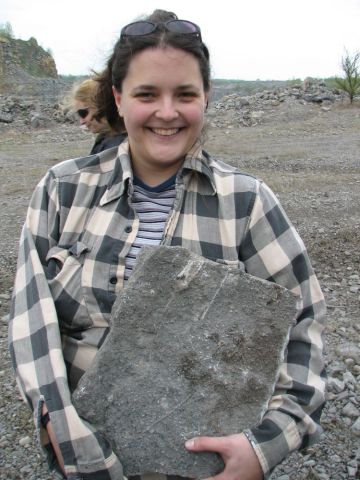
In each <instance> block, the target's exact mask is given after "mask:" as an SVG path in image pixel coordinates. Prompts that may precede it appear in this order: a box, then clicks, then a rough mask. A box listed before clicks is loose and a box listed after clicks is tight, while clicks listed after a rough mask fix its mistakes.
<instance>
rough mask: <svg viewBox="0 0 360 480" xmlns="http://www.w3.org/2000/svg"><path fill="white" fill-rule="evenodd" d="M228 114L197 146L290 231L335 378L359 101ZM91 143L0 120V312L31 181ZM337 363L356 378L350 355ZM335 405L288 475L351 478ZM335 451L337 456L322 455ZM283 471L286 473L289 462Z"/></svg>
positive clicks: (351, 333) (355, 182)
mask: <svg viewBox="0 0 360 480" xmlns="http://www.w3.org/2000/svg"><path fill="white" fill-rule="evenodd" d="M231 115H232V113H231V112H220V113H218V114H217V118H218V119H219V118H220V121H222V124H223V126H220V127H215V126H211V123H212V118H213V117H212V113H211V112H210V115H209V117H210V118H209V123H210V126H209V127H208V129H207V134H206V135H207V140H206V150H207V151H209V152H210V153H211V154H213V155H214V156H215V157H217V158H221V159H223V160H224V161H226V162H228V163H231V164H233V165H236V166H238V167H239V168H240V169H241V170H243V171H246V172H248V173H251V174H254V175H256V176H259V177H261V178H262V179H263V180H264V181H265V182H266V183H268V184H269V185H270V187H271V188H272V189H273V190H274V191H275V192H276V193H277V195H278V196H279V198H280V200H281V203H282V205H283V206H284V208H285V210H286V212H287V213H288V215H289V217H290V219H291V220H292V221H293V223H294V224H295V226H296V228H297V229H298V231H299V233H300V235H301V236H302V238H303V240H304V242H305V245H306V246H307V248H308V251H309V253H310V258H311V260H312V262H313V264H314V266H315V270H316V272H317V274H318V278H319V280H320V283H321V285H322V288H323V290H324V293H325V296H326V299H327V303H328V329H327V333H326V358H327V363H328V366H329V369H330V376H335V377H336V375H337V374H336V372H337V370H336V365H338V362H341V358H340V356H339V354H338V349H339V347H341V348H342V347H344V345H351V346H353V347H354V348H359V347H360V343H359V342H360V329H359V325H358V323H359V313H360V301H359V300H360V296H359V295H360V290H359V283H360V282H359V273H360V272H359V270H360V268H359V266H360V249H359V233H360V231H359V230H360V153H359V152H360V104H355V105H354V106H349V105H348V104H347V103H340V102H339V103H337V104H335V105H332V106H330V107H328V108H324V107H321V106H319V105H315V104H305V105H303V104H300V103H296V102H292V103H291V102H289V103H282V104H280V105H279V106H277V107H275V108H274V107H273V108H270V109H269V110H267V111H265V113H264V115H263V117H262V120H261V122H260V123H259V124H258V125H255V126H253V127H241V126H236V124H233V123H232V118H231ZM91 144H92V138H90V136H89V135H86V134H84V133H83V132H81V131H80V130H79V129H78V128H77V127H76V126H69V125H67V126H63V125H57V126H56V127H52V128H51V129H47V130H44V129H43V130H30V129H24V128H22V129H18V128H16V127H12V126H11V124H9V125H0V172H1V182H0V204H1V209H0V225H1V237H0V294H1V295H2V300H1V306H0V308H1V311H0V313H1V317H2V316H4V315H6V314H7V313H8V309H9V301H8V300H9V298H8V296H9V294H10V290H11V285H12V282H13V276H14V272H15V263H16V256H17V241H18V237H19V234H20V229H21V225H22V223H23V220H24V216H25V212H26V207H27V204H28V202H29V197H30V195H31V192H32V190H33V188H34V186H35V185H36V183H37V182H38V181H39V180H40V178H41V177H42V175H43V174H44V173H45V171H46V170H47V168H49V167H50V166H51V165H53V164H55V163H56V162H58V161H60V160H62V159H66V158H70V157H75V156H80V155H84V154H86V153H87V152H88V151H89V150H90V146H91ZM3 336H4V335H3ZM4 343H5V342H3V345H4ZM1 355H2V356H3V355H4V359H2V360H1V362H2V363H3V367H0V370H2V369H5V370H6V371H7V369H8V368H10V367H9V361H8V358H7V356H6V355H5V354H4V352H1ZM344 365H345V366H346V370H348V371H351V373H352V375H353V376H354V377H355V378H356V376H357V380H359V378H360V377H359V375H360V361H359V359H358V358H357V359H356V358H355V359H354V358H353V359H352V361H350V360H349V359H348V362H347V363H346V362H345V363H344ZM344 368H345V367H344ZM352 392H353V393H351V391H350V393H349V395H348V398H350V400H351V401H352V403H353V404H354V405H355V407H356V408H358V409H359V408H360V403H359V397H360V394H359V382H357V386H356V385H355V387H354V388H353V389H352ZM343 397H344V395H343ZM343 397H341V400H342V401H343V400H344V398H343ZM9 401H10V400H9ZM337 402H338V403H337ZM343 405H344V403H340V399H339V397H338V394H337V393H330V394H329V405H328V406H327V409H328V410H327V412H328V413H326V414H325V418H324V429H325V435H324V439H323V441H322V442H321V443H320V444H319V446H318V447H316V449H314V450H313V451H310V455H311V460H312V461H315V464H314V462H313V463H310V464H309V465H308V466H306V462H305V461H302V463H301V462H300V460H299V459H297V460H296V461H297V462H298V466H299V468H300V467H301V468H300V470H299V469H297V470H296V471H297V473H293V475H291V474H290V476H289V478H291V479H293V478H294V479H300V478H304V479H305V478H313V479H316V478H323V479H325V478H329V479H337V478H339V479H342V478H344V479H346V478H355V477H356V475H358V473H356V468H355V467H354V468H355V469H354V468H353V469H352V470H351V469H349V465H350V466H351V465H353V464H354V461H357V460H356V458H357V455H359V453H360V441H359V440H360V437H359V436H358V435H359V433H357V434H356V433H354V431H353V430H352V429H351V425H352V424H353V423H354V421H355V420H356V418H352V419H351V422H349V421H348V420H346V421H345V420H344V418H345V417H344V416H343V415H342V413H341V412H342V408H343ZM5 407H6V405H4V408H5ZM331 409H332V410H331ZM0 433H1V432H0ZM334 455H337V456H338V457H339V459H340V460H339V461H337V460H336V461H335V460H334V461H333V460H331V458H332V457H334ZM334 458H335V457H334ZM354 459H355V460H354ZM299 462H300V463H299ZM334 462H335V466H334ZM336 462H337V464H336ZM317 463H319V464H321V466H322V468H321V469H316V465H317ZM301 469H302V470H301ZM284 472H285V473H287V474H288V475H289V472H291V466H290V467H288V470H284ZM284 472H283V473H284ZM294 472H295V470H294ZM354 472H355V473H354ZM280 473H281V472H280ZM280 473H279V475H280ZM311 475H312V476H311ZM1 478H3V477H1ZM4 478H5V477H4ZM9 478H29V477H26V476H24V477H21V476H19V477H9ZM36 478H38V477H36ZM275 478H277V477H275ZM278 478H280V476H279V477H278ZM357 478H360V477H357ZM39 480H43V478H42V477H41V478H40V477H39Z"/></svg>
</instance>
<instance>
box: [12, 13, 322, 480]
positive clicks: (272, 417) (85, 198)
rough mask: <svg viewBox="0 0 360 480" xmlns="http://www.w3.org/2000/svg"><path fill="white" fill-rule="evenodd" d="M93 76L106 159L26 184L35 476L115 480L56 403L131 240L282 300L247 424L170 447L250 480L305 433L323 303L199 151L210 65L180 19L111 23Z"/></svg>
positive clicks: (311, 412)
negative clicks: (101, 64) (116, 140)
mask: <svg viewBox="0 0 360 480" xmlns="http://www.w3.org/2000/svg"><path fill="white" fill-rule="evenodd" d="M98 81H99V92H98V99H100V100H98V104H99V105H102V106H103V108H104V111H105V113H106V115H107V119H108V121H109V123H110V125H112V124H113V122H115V123H116V122H120V123H123V124H124V125H125V127H126V131H127V134H128V138H127V139H126V140H124V141H123V142H122V143H121V145H120V146H119V148H118V149H117V150H116V151H115V150H112V151H109V150H108V151H106V152H102V153H100V154H98V155H96V156H92V157H85V158H80V159H75V160H68V161H66V162H62V163H60V164H58V165H55V166H54V167H52V168H51V169H50V170H49V172H48V173H47V175H46V176H45V177H44V178H43V179H42V180H41V182H40V183H39V185H38V187H37V188H36V190H35V192H34V195H33V197H32V200H31V204H30V208H29V211H28V215H27V218H26V222H25V225H24V228H23V232H22V237H21V244H20V250H19V260H18V272H17V276H16V281H15V286H14V291H13V301H12V309H11V315H10V335H9V342H10V351H11V357H12V361H13V365H14V368H15V371H16V377H17V381H18V384H19V387H20V390H21V391H22V393H23V396H24V398H26V400H27V402H28V404H29V406H30V407H31V408H32V409H33V411H34V418H35V422H36V425H37V427H38V430H39V436H40V439H41V443H42V445H43V446H44V448H45V449H46V451H47V453H48V456H49V463H50V465H51V468H52V470H53V471H54V472H56V474H57V475H61V472H62V475H63V477H65V478H69V479H75V478H82V479H86V480H93V479H98V480H100V479H101V480H108V479H111V480H120V479H121V478H122V467H121V458H117V457H116V455H115V454H114V452H113V451H112V448H111V445H110V444H109V442H108V441H107V439H106V438H105V437H104V436H102V435H100V434H99V432H97V431H96V429H95V428H94V426H93V425H90V424H89V423H87V422H86V421H85V420H84V419H83V418H80V417H79V415H78V414H77V412H76V410H75V408H74V406H73V404H72V402H71V392H72V391H73V390H74V389H75V388H76V385H77V383H78V381H79V379H80V377H81V376H82V375H83V373H84V372H85V371H86V370H87V368H88V367H89V366H90V364H91V363H92V361H93V360H94V357H95V355H96V352H97V350H98V348H100V346H101V345H102V343H103V341H104V339H105V337H106V335H107V333H108V331H109V318H110V312H111V308H112V305H113V303H114V301H115V298H116V296H117V294H118V293H119V292H120V291H121V289H122V288H124V285H125V284H126V279H127V278H129V276H130V275H131V272H132V267H133V266H134V265H135V263H136V259H137V254H138V252H139V250H140V249H141V248H142V245H144V244H152V245H158V244H163V245H168V246H182V247H184V248H187V249H189V250H191V251H192V252H195V253H197V254H199V255H202V256H204V257H206V258H209V259H212V260H214V261H218V262H220V263H225V264H229V265H232V266H234V265H237V266H238V267H239V268H242V267H243V268H244V269H245V271H246V272H247V273H248V274H251V275H254V276H256V277H258V278H262V279H266V280H269V281H272V282H276V283H277V284H279V285H281V286H283V287H285V288H287V289H289V290H291V291H292V292H293V293H294V294H295V295H296V296H297V313H296V322H295V325H294V326H293V327H292V328H291V330H290V332H289V341H288V344H287V348H286V352H285V356H284V360H283V364H282V366H281V369H280V371H279V375H278V378H277V381H276V384H275V386H274V392H273V395H272V396H271V398H270V399H269V403H268V408H267V410H266V412H265V413H264V415H263V418H262V420H261V422H260V424H259V425H252V426H249V428H248V429H246V430H245V431H243V432H238V433H236V434H234V435H230V436H222V437H209V436H202V437H197V438H192V439H191V438H189V439H188V440H187V442H186V443H185V445H184V448H187V449H188V450H189V451H191V452H199V451H211V452H217V453H218V454H219V455H221V457H222V458H223V460H224V464H225V468H224V470H223V472H221V473H220V474H219V475H217V476H215V477H213V480H260V479H262V478H263V477H267V476H268V475H269V474H270V472H271V471H272V469H273V468H274V467H275V466H276V465H277V464H278V463H279V462H281V461H282V460H283V459H284V458H285V457H286V456H287V455H288V454H289V453H290V452H291V451H293V450H296V449H299V448H302V447H305V446H308V445H310V444H312V443H314V442H316V441H317V440H318V439H319V436H320V433H321V427H320V414H321V410H322V407H323V404H324V391H325V378H324V362H323V358H322V349H323V343H322V333H323V329H324V318H325V302H324V297H323V295H322V292H321V289H320V286H319V283H318V281H317V279H316V276H315V274H314V271H313V268H312V266H311V263H310V260H309V257H308V254H307V251H306V249H305V247H304V244H303V242H302V240H301V238H300V236H299V234H298V233H297V231H296V230H295V228H294V226H293V225H292V224H291V222H290V220H289V219H288V217H287V215H286V214H285V212H284V210H283V208H282V207H281V205H280V204H279V201H278V199H277V197H276V195H275V194H274V193H273V192H272V191H271V190H270V188H269V187H268V186H267V185H266V184H265V183H264V182H262V181H260V180H259V179H257V178H255V177H253V176H250V175H247V174H244V173H242V172H241V171H240V170H238V169H236V168H234V167H232V166H229V165H227V164H225V163H223V162H221V161H220V160H215V159H214V158H212V157H211V155H210V154H209V153H207V152H206V151H205V150H204V148H203V144H202V130H203V126H204V119H205V111H206V106H207V102H208V98H209V92H210V61H209V51H208V49H207V47H206V45H205V44H204V42H203V40H202V36H201V31H200V28H199V27H198V26H197V25H196V24H194V23H193V22H191V21H188V20H180V19H178V17H177V16H176V15H175V14H174V13H172V12H166V11H162V10H159V11H158V10H157V11H155V12H154V13H153V14H152V15H150V16H149V17H147V19H146V20H144V21H136V22H133V23H131V24H129V25H126V26H125V27H123V29H122V31H121V36H120V38H119V40H118V41H117V43H116V45H115V47H114V51H113V53H112V55H111V57H110V58H109V60H108V63H107V68H106V69H105V71H104V72H103V73H102V74H101V75H100V76H99V79H98ZM114 99H115V101H114ZM81 106H84V107H85V106H86V107H88V106H89V105H87V104H85V103H84V104H83V105H81ZM249 301H251V299H249ZM99 401H101V399H99ZM139 413H140V412H139ZM180 434H181V432H179V435H180ZM149 473H151V472H149ZM160 473H161V472H160ZM63 477H59V478H63ZM152 478H153V479H154V478H155V477H154V476H153V477H152ZM159 478H164V477H163V476H160V477H159Z"/></svg>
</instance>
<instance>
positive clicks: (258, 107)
mask: <svg viewBox="0 0 360 480" xmlns="http://www.w3.org/2000/svg"><path fill="white" fill-rule="evenodd" d="M341 99H343V94H342V93H341V92H340V91H339V90H338V89H337V88H330V87H328V86H327V85H326V83H325V82H323V81H319V80H314V79H306V80H304V82H303V83H301V84H300V83H298V84H294V85H290V86H284V87H280V88H274V89H271V90H269V89H268V90H262V91H259V92H257V93H255V94H254V95H249V96H243V95H239V94H238V93H231V94H229V95H226V96H224V97H222V98H221V99H220V100H219V101H218V102H215V103H214V104H213V105H212V107H211V108H210V111H209V115H210V117H211V123H212V124H213V126H220V123H223V122H222V119H221V116H219V113H224V112H229V113H231V115H230V119H231V122H233V124H234V125H241V126H244V127H252V126H254V125H257V124H258V123H260V122H262V120H263V119H264V118H265V117H266V115H267V113H268V112H269V111H271V110H273V109H274V108H276V107H278V106H279V105H280V104H281V103H283V102H285V103H291V102H297V103H300V104H307V103H315V104H319V105H321V106H323V107H325V108H329V106H330V105H331V104H332V103H334V102H335V101H337V100H341Z"/></svg>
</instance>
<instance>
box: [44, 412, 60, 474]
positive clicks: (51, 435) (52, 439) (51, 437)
mask: <svg viewBox="0 0 360 480" xmlns="http://www.w3.org/2000/svg"><path fill="white" fill-rule="evenodd" d="M47 411H48V410H47V408H46V405H45V403H44V404H43V407H42V412H41V414H42V415H45V414H46V413H47ZM46 430H47V433H48V435H49V440H50V442H51V445H52V447H53V449H54V453H55V456H56V459H57V461H58V464H59V466H60V469H61V471H62V473H63V474H64V476H65V477H66V473H65V466H64V460H63V456H62V454H61V450H60V447H59V444H58V441H57V440H56V436H55V432H54V430H53V428H52V425H51V422H48V424H47V425H46Z"/></svg>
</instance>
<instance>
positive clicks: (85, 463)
mask: <svg viewBox="0 0 360 480" xmlns="http://www.w3.org/2000/svg"><path fill="white" fill-rule="evenodd" d="M59 220H60V204H59V198H58V193H57V180H56V178H54V176H53V175H52V173H51V171H50V172H49V173H48V174H47V175H46V176H45V177H44V179H43V180H42V181H41V182H40V183H39V185H38V187H37V188H36V190H35V192H34V194H33V197H32V199H31V202H30V206H29V209H28V213H27V217H26V221H25V225H24V227H23V230H22V234H21V239H20V248H19V257H18V267H17V274H16V279H15V285H14V290H13V299H12V307H11V312H10V324H9V347H10V354H11V358H12V362H13V366H14V369H15V374H16V380H17V383H18V386H19V389H20V392H21V394H22V396H23V398H24V399H25V400H26V402H27V403H28V405H29V406H30V408H31V409H32V410H33V412H34V417H35V418H34V420H35V424H36V426H37V428H38V433H39V437H40V442H41V444H42V446H43V448H44V450H45V451H46V453H47V455H48V460H49V464H50V466H51V468H52V469H53V471H54V474H56V475H57V477H58V478H59V471H60V470H59V466H58V465H57V462H56V461H55V456H54V452H53V450H52V448H51V445H50V444H49V439H48V436H47V433H46V430H45V429H43V428H42V427H41V423H40V414H41V409H42V405H43V403H45V404H46V407H47V409H48V411H49V414H50V420H51V424H52V426H53V429H54V432H55V435H56V438H57V440H58V443H59V447H60V450H61V452H62V455H63V458H64V463H65V471H66V474H67V478H80V476H81V478H83V479H89V480H90V478H95V474H96V478H101V479H103V480H115V479H116V480H121V479H122V478H123V476H122V467H121V464H120V462H119V460H118V459H117V457H116V456H115V454H114V453H113V452H112V450H111V447H110V445H109V444H108V442H107V441H106V440H105V439H104V438H102V437H101V436H100V435H99V434H98V432H97V431H96V430H95V429H94V428H93V427H92V426H91V425H89V424H88V423H86V422H85V421H83V420H82V419H81V418H80V417H79V416H78V415H77V413H76V411H75V409H74V407H73V405H72V403H71V396H70V391H69V386H68V380H67V372H66V367H65V362H64V358H63V353H62V346H61V335H60V330H59V324H58V318H57V313H56V309H55V305H54V301H53V298H52V296H51V291H50V289H49V286H48V282H47V275H49V273H50V272H48V271H47V263H46V255H47V252H48V251H49V249H50V248H51V247H53V246H54V245H56V243H57V239H58V237H59V223H60V221H59ZM98 475H99V476H98Z"/></svg>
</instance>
